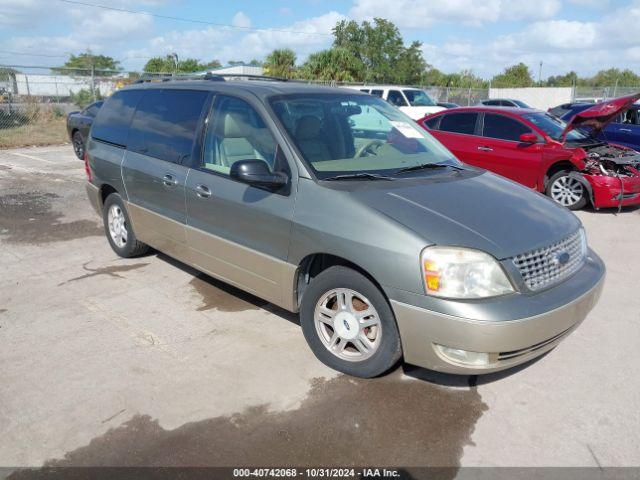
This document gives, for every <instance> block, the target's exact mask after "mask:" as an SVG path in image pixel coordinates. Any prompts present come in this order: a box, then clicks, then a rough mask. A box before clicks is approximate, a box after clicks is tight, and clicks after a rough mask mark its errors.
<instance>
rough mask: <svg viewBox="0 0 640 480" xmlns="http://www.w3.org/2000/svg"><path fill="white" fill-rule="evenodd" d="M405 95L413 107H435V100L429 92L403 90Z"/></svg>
mask: <svg viewBox="0 0 640 480" xmlns="http://www.w3.org/2000/svg"><path fill="white" fill-rule="evenodd" d="M403 92H404V96H405V97H407V100H408V101H409V105H411V106H412V107H435V106H436V102H434V101H433V100H432V99H431V97H430V96H429V95H427V92H425V91H423V90H403Z"/></svg>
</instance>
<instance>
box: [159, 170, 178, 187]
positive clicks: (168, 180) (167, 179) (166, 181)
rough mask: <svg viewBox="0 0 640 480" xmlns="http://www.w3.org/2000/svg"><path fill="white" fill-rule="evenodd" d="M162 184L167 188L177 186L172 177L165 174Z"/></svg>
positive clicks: (176, 181)
mask: <svg viewBox="0 0 640 480" xmlns="http://www.w3.org/2000/svg"><path fill="white" fill-rule="evenodd" d="M162 183H164V184H165V185H166V186H167V187H173V186H174V185H177V184H178V180H176V179H175V178H173V175H171V174H169V173H167V174H166V175H165V176H164V177H162Z"/></svg>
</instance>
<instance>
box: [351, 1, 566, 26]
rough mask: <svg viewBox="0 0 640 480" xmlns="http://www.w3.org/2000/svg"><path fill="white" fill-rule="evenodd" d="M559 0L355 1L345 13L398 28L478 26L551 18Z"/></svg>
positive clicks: (556, 10)
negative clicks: (451, 24)
mask: <svg viewBox="0 0 640 480" xmlns="http://www.w3.org/2000/svg"><path fill="white" fill-rule="evenodd" d="M560 7H561V3H560V0H537V1H536V2H532V1H531V0H484V1H482V2H478V1H475V0H431V1H429V2H425V1H423V0H396V1H395V2H394V3H393V8H389V2H388V0H355V1H354V5H353V7H352V9H351V10H350V12H349V15H350V16H351V17H353V18H355V19H358V20H364V19H366V20H370V19H372V18H374V17H383V18H386V19H388V20H391V21H392V22H394V23H395V24H396V25H397V26H398V27H400V28H423V27H426V26H429V25H431V24H434V23H437V22H459V23H463V24H466V25H476V26H479V25H482V24H484V23H487V22H497V21H498V20H520V19H534V20H536V19H543V18H551V17H553V16H554V15H555V14H556V13H557V12H558V11H559V10H560Z"/></svg>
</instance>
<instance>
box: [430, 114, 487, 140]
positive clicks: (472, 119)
mask: <svg viewBox="0 0 640 480" xmlns="http://www.w3.org/2000/svg"><path fill="white" fill-rule="evenodd" d="M477 120H478V114H477V113H472V112H465V113H448V114H446V115H442V120H440V128H439V129H440V130H442V131H445V132H453V133H465V134H467V135H473V134H474V133H475V131H476V121H477Z"/></svg>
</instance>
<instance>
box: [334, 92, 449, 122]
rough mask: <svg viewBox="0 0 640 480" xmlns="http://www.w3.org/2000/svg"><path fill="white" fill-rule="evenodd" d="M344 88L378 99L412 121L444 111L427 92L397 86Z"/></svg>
mask: <svg viewBox="0 0 640 480" xmlns="http://www.w3.org/2000/svg"><path fill="white" fill-rule="evenodd" d="M344 88H350V89H352V90H360V91H361V92H365V93H369V94H371V95H375V96H376V97H380V98H382V99H383V100H386V101H387V102H389V103H390V104H391V105H393V106H395V107H398V108H399V109H400V110H401V111H402V112H404V113H406V114H407V115H409V116H410V117H411V118H413V119H414V120H420V119H421V118H422V117H424V116H425V115H430V114H432V113H436V112H440V111H441V110H445V108H444V107H440V106H438V105H437V104H436V102H434V101H433V99H432V98H431V97H430V96H429V95H428V94H427V92H425V91H424V90H421V89H419V88H410V87H401V86H398V85H345V86H344Z"/></svg>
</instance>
